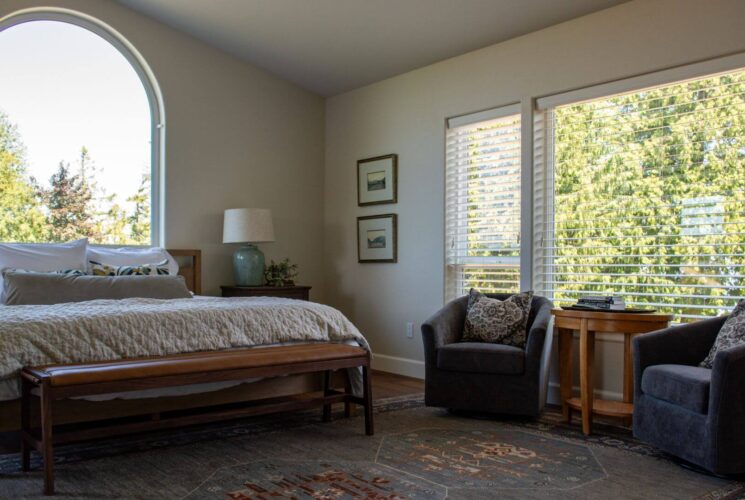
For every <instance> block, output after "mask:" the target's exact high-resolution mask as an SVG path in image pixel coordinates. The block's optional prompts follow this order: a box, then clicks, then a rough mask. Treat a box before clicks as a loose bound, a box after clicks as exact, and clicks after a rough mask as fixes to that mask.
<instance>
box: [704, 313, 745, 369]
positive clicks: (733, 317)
mask: <svg viewBox="0 0 745 500" xmlns="http://www.w3.org/2000/svg"><path fill="white" fill-rule="evenodd" d="M741 344H745V300H741V301H740V302H738V303H737V306H735V308H734V310H733V311H732V313H731V314H730V315H729V317H728V318H727V321H725V322H724V324H723V325H722V329H721V330H719V333H718V334H717V338H716V340H715V341H714V345H713V346H711V350H709V354H708V355H707V356H706V358H705V359H704V360H703V361H702V362H701V364H700V365H699V366H702V367H704V368H711V367H713V366H714V357H715V356H716V355H717V352H719V351H721V350H724V349H729V348H730V347H735V346H736V345H741Z"/></svg>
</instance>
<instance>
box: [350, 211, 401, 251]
mask: <svg viewBox="0 0 745 500" xmlns="http://www.w3.org/2000/svg"><path fill="white" fill-rule="evenodd" d="M397 231H398V221H397V217H396V214H385V215H369V216H367V217H357V255H358V262H360V263H366V262H397V261H398V247H397V246H398V241H397V240H398V235H397V234H396V232H397Z"/></svg>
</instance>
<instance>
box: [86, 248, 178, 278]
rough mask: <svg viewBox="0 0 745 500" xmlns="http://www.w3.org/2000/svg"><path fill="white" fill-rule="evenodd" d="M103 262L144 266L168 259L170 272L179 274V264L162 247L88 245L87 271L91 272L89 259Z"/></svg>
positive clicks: (112, 264) (115, 264) (117, 265)
mask: <svg viewBox="0 0 745 500" xmlns="http://www.w3.org/2000/svg"><path fill="white" fill-rule="evenodd" d="M91 260H92V261H94V262H103V263H105V264H106V265H109V266H114V267H119V266H143V265H146V264H152V263H153V262H161V261H163V260H168V274H178V264H177V263H176V259H174V258H173V257H172V256H171V254H170V253H168V252H167V251H166V250H165V249H164V248H160V247H146V248H137V247H96V246H89V247H88V255H87V257H86V267H85V269H86V271H87V272H88V273H90V272H91V265H90V262H89V261H91Z"/></svg>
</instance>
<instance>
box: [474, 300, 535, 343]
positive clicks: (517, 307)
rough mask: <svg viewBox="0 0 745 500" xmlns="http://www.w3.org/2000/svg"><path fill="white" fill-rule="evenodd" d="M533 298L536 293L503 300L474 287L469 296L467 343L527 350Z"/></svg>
mask: <svg viewBox="0 0 745 500" xmlns="http://www.w3.org/2000/svg"><path fill="white" fill-rule="evenodd" d="M532 299H533V292H524V293H519V294H515V295H510V296H509V297H507V298H506V299H504V300H500V299H497V298H491V297H487V296H486V295H484V294H483V293H480V292H479V291H478V290H476V289H475V288H472V289H471V292H470V293H469V294H468V306H467V308H466V321H465V325H464V328H463V341H465V342H492V343H496V344H505V345H510V346H515V347H520V348H522V347H525V341H526V339H527V327H528V317H529V316H530V306H531V302H532Z"/></svg>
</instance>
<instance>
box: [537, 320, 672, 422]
mask: <svg viewBox="0 0 745 500" xmlns="http://www.w3.org/2000/svg"><path fill="white" fill-rule="evenodd" d="M551 314H553V315H554V331H555V332H556V333H557V334H558V336H559V385H560V393H561V407H562V411H563V413H564V418H565V419H566V420H567V421H571V417H572V414H571V412H572V410H578V411H580V412H582V432H583V433H584V434H585V435H587V434H590V431H591V428H592V416H593V415H605V416H611V417H621V418H624V420H625V421H629V419H630V418H631V416H632V415H633V413H634V405H633V401H634V372H633V369H632V352H631V339H632V338H633V337H634V336H635V335H639V334H642V333H647V332H652V331H655V330H660V329H662V328H667V327H668V326H669V324H670V321H671V320H672V319H673V316H672V315H670V314H652V313H621V312H612V311H609V312H605V311H580V310H570V309H552V310H551ZM575 330H576V331H578V332H579V378H580V397H578V398H577V397H572V378H573V377H572V375H573V367H572V365H573V357H572V350H573V338H574V331H575ZM599 332H602V333H617V334H622V335H623V358H624V360H623V401H609V400H605V399H596V398H594V397H593V390H594V384H593V365H594V363H595V334H596V333H599Z"/></svg>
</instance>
